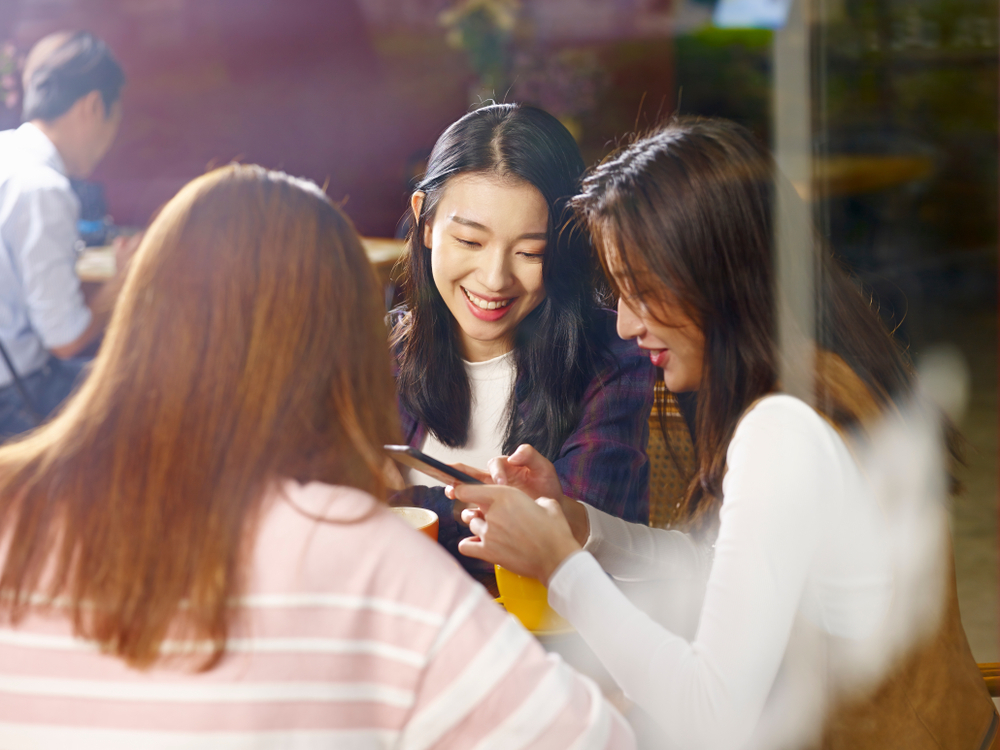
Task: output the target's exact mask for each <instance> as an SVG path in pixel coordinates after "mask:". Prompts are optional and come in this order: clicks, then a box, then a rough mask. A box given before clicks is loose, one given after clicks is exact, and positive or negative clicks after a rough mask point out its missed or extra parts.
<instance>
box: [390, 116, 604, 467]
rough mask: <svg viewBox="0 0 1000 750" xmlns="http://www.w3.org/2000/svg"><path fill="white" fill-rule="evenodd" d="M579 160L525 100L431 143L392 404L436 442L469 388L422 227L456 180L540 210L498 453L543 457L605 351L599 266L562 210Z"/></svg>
mask: <svg viewBox="0 0 1000 750" xmlns="http://www.w3.org/2000/svg"><path fill="white" fill-rule="evenodd" d="M583 171H584V164H583V158H582V157H581V156H580V150H579V148H578V147H577V145H576V142H575V141H574V140H573V136H571V135H570V133H569V131H568V130H566V128H565V127H564V126H563V125H562V123H560V122H559V120H557V119H556V118H555V117H553V116H552V115H550V114H548V113H547V112H544V111H542V110H540V109H536V108H535V107H528V106H523V105H518V104H493V105H489V106H486V107H482V108H480V109H477V110H475V111H473V112H470V113H469V114H467V115H465V116H464V117H462V118H461V119H460V120H458V121H457V122H455V123H453V124H452V125H451V126H450V127H449V128H448V129H447V130H445V132H444V133H443V134H442V135H441V137H440V138H438V141H437V143H436V144H435V146H434V150H433V151H432V152H431V155H430V159H429V162H428V165H427V173H426V175H425V176H424V178H423V179H422V180H421V181H420V182H419V183H418V185H417V190H418V191H422V192H423V193H424V194H425V197H424V201H423V207H422V209H421V211H420V215H419V216H418V217H416V218H415V221H414V222H413V226H412V228H411V230H410V233H409V236H408V240H407V242H408V250H409V252H408V253H407V257H406V261H405V267H404V271H403V286H404V289H405V306H406V309H407V313H406V314H405V316H403V317H402V319H401V320H400V322H399V323H398V324H397V326H396V328H395V330H394V332H393V338H392V345H393V347H394V349H395V351H396V353H397V357H398V368H399V370H398V376H397V384H398V390H399V398H400V402H401V404H402V406H403V408H404V409H405V410H406V411H408V412H409V413H410V414H411V415H412V416H413V417H414V418H416V420H417V421H418V422H420V423H421V424H423V425H424V426H426V427H427V429H428V430H430V431H431V432H433V433H434V435H435V436H437V438H438V440H440V441H441V442H442V443H444V444H445V445H449V446H453V447H460V446H462V445H464V444H465V443H466V441H467V439H468V435H469V417H470V411H471V389H470V386H469V380H468V376H467V374H466V371H465V367H464V365H463V363H462V356H461V347H460V343H459V337H458V333H457V331H456V330H455V327H456V325H457V323H456V321H455V320H454V318H453V316H452V315H451V313H450V312H449V310H448V307H447V306H446V305H445V302H444V300H443V299H442V298H441V295H440V293H439V292H438V289H437V287H436V285H435V284H434V279H433V277H432V275H431V260H430V255H431V251H430V249H429V248H428V247H426V246H425V245H424V242H423V237H424V227H425V225H426V224H427V222H428V221H429V220H431V219H432V218H433V216H434V211H435V208H436V207H437V204H438V201H439V200H440V197H441V195H442V192H443V191H444V190H445V188H446V187H447V184H448V180H449V179H451V178H452V177H454V176H455V175H460V174H470V173H480V174H492V175H496V176H497V177H499V178H502V179H513V180H520V181H524V182H527V183H529V184H531V185H534V186H535V187H536V188H537V189H538V191H539V192H540V193H541V194H542V196H543V197H544V198H545V202H546V204H547V205H548V207H549V222H548V235H549V236H548V245H547V247H546V250H545V254H544V256H543V261H542V262H543V266H542V279H543V283H544V285H545V299H544V300H543V301H542V303H541V304H539V305H538V307H536V308H535V309H534V310H532V311H531V313H529V314H528V316H527V317H526V318H525V319H524V320H523V321H522V322H521V324H520V325H519V326H518V328H517V331H516V332H515V335H514V363H515V367H516V371H517V378H516V385H515V388H514V393H513V394H512V396H511V399H510V402H509V404H508V410H507V432H506V436H505V438H504V446H503V449H504V452H507V453H509V452H511V451H512V450H514V449H515V448H516V447H517V446H518V445H520V444H521V443H530V444H531V445H533V446H534V447H535V448H536V449H537V450H538V451H539V452H540V453H542V454H543V455H545V456H546V457H548V458H549V459H554V458H555V457H556V456H557V455H558V454H559V450H560V448H561V446H562V444H563V442H564V441H565V440H566V438H567V437H568V436H569V434H570V433H571V432H572V430H573V429H574V427H575V426H576V424H577V422H578V421H579V417H580V408H581V401H582V399H583V395H584V391H585V390H586V388H587V385H588V383H589V382H590V380H591V378H592V377H593V375H594V372H595V369H596V367H597V366H598V362H599V361H600V360H601V358H602V356H603V351H604V341H603V338H602V336H603V335H602V333H601V331H602V330H603V329H602V328H601V327H600V326H598V325H596V315H597V309H598V294H597V292H596V291H595V285H596V284H597V283H598V282H597V279H598V277H599V271H598V269H597V263H596V260H595V258H594V253H593V250H592V247H591V244H590V241H589V238H588V237H587V236H586V234H585V233H583V232H581V231H579V229H578V227H577V225H576V223H575V220H574V218H573V214H572V212H571V211H569V210H568V202H569V200H570V198H572V196H573V195H575V193H576V192H577V190H578V188H579V186H580V179H581V177H582V175H583Z"/></svg>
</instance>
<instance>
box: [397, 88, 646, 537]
mask: <svg viewBox="0 0 1000 750" xmlns="http://www.w3.org/2000/svg"><path fill="white" fill-rule="evenodd" d="M582 174H583V160H582V158H581V156H580V152H579V149H578V148H577V146H576V143H575V141H574V140H573V137H572V136H571V135H570V134H569V132H568V131H567V130H566V129H565V128H564V127H563V126H562V125H561V124H560V123H559V121H558V120H557V119H556V118H554V117H552V116H551V115H549V114H547V113H546V112H543V111H541V110H539V109H535V108H533V107H522V106H519V105H516V104H504V105H491V106H487V107H483V108H481V109H478V110H476V111H474V112H471V113H470V114H468V115H466V116H465V117H463V118H462V119H460V120H458V121H457V122H456V123H454V124H453V125H451V127H449V128H448V129H447V130H446V131H445V132H444V134H442V136H441V137H440V138H439V139H438V142H437V144H436V145H435V147H434V151H433V152H432V154H431V157H430V161H429V164H428V169H427V174H426V175H425V176H424V178H423V180H422V181H421V182H420V184H419V186H418V189H417V191H416V192H415V193H414V194H413V197H412V209H413V216H414V228H413V231H412V232H411V234H410V237H409V253H408V254H407V266H406V271H405V275H406V278H405V280H404V285H405V288H406V290H407V299H406V304H405V306H404V307H403V308H401V309H399V310H396V311H394V312H393V336H392V344H393V351H394V353H395V356H396V364H397V387H398V390H399V403H400V417H401V419H402V423H403V429H404V433H405V436H406V438H407V442H408V443H409V444H410V445H411V446H414V447H416V448H420V449H422V450H424V451H425V452H427V453H429V454H430V455H432V456H434V457H436V458H439V459H441V460H444V461H447V462H449V463H457V462H460V463H464V464H467V465H469V466H473V467H478V468H485V466H486V462H487V461H488V460H489V459H490V458H493V457H495V456H498V455H501V454H509V453H511V452H513V451H514V449H515V448H517V446H518V445H520V444H522V443H529V444H531V445H533V446H534V447H535V448H537V449H538V451H539V452H540V453H542V454H543V455H545V456H546V457H548V458H549V459H550V460H552V461H553V462H554V463H555V466H556V470H557V472H558V473H559V477H560V481H561V482H562V486H563V490H564V491H565V492H566V494H568V495H570V496H572V497H577V498H580V499H584V498H588V499H589V500H588V502H594V503H597V504H599V505H601V506H602V508H603V509H604V510H606V511H608V512H609V513H611V514H613V515H615V516H619V517H623V518H627V519H629V520H632V521H641V522H645V521H646V519H647V517H648V486H649V468H648V463H647V459H646V455H645V447H646V440H647V438H648V426H647V425H648V422H647V417H648V415H649V410H650V406H651V403H652V384H653V376H654V369H653V367H652V365H651V363H650V362H649V359H648V357H645V356H643V355H642V353H641V352H638V351H636V350H635V349H634V348H630V347H628V346H627V345H624V346H623V344H622V342H621V341H619V340H618V339H617V337H616V336H615V335H614V327H615V317H614V313H613V312H611V311H610V310H602V309H601V307H600V304H599V295H598V290H597V288H596V286H595V279H598V278H600V274H599V271H598V269H597V265H596V260H595V258H594V256H593V252H592V249H591V246H590V242H589V238H588V237H587V235H586V233H585V232H584V231H582V229H581V228H580V227H578V226H577V225H576V224H575V223H574V222H573V221H572V220H571V219H570V214H569V212H568V211H567V208H566V206H567V201H568V199H569V198H570V197H572V196H573V195H574V194H575V192H576V191H577V189H578V187H579V184H580V178H581V176H582ZM404 478H405V479H406V482H407V484H409V485H411V486H410V487H409V489H408V490H406V491H405V493H404V494H403V495H402V496H401V497H400V498H398V500H397V502H400V503H412V504H416V505H422V506H425V507H431V508H433V509H434V510H436V511H437V512H438V515H439V516H441V541H442V542H443V543H444V544H445V546H446V547H448V548H449V549H451V550H452V551H453V552H455V551H456V550H457V542H458V539H459V538H460V537H461V536H463V535H466V534H467V533H468V531H467V530H465V529H461V528H460V527H459V524H458V514H456V513H455V511H454V509H453V507H452V502H451V501H450V500H448V499H447V498H446V497H445V496H444V492H443V489H442V488H441V487H440V486H432V485H437V484H438V483H437V482H435V481H433V480H431V479H430V478H428V477H425V476H424V475H422V474H419V473H416V472H409V473H408V474H407V475H406V476H405V477H404ZM612 488H614V490H615V491H613V492H612V491H611V489H612Z"/></svg>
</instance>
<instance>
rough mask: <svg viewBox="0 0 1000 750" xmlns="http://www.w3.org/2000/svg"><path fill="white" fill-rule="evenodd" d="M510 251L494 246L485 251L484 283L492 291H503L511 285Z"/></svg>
mask: <svg viewBox="0 0 1000 750" xmlns="http://www.w3.org/2000/svg"><path fill="white" fill-rule="evenodd" d="M509 256H510V253H508V252H506V251H505V250H504V249H503V248H492V249H490V250H488V251H487V252H485V253H483V262H484V264H485V268H483V284H484V285H485V286H486V289H487V290H489V291H491V292H501V291H503V290H504V289H506V288H507V287H508V286H510V278H511V273H510V257H509Z"/></svg>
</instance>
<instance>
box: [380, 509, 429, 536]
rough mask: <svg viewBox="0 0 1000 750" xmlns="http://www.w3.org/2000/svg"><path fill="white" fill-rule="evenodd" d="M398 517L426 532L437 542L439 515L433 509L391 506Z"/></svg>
mask: <svg viewBox="0 0 1000 750" xmlns="http://www.w3.org/2000/svg"><path fill="white" fill-rule="evenodd" d="M389 510H391V511H392V512H393V513H394V514H395V515H396V517H397V518H399V519H401V520H402V521H403V522H404V523H405V524H407V525H408V526H410V527H412V528H414V529H416V530H417V531H419V532H421V533H423V534H426V535H427V536H429V537H430V538H431V539H433V540H434V541H435V542H436V541H437V538H438V516H437V513H435V512H434V511H433V510H428V509H427V508H408V507H399V508H389Z"/></svg>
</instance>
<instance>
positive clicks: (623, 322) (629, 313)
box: [617, 297, 646, 340]
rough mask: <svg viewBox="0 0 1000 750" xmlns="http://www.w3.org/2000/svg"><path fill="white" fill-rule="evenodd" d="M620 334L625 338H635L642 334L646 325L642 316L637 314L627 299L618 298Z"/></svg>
mask: <svg viewBox="0 0 1000 750" xmlns="http://www.w3.org/2000/svg"><path fill="white" fill-rule="evenodd" d="M617 329H618V336H619V338H623V339H626V340H628V339H634V338H637V337H638V336H640V335H641V334H642V333H643V331H645V329H646V327H645V325H643V322H642V318H640V317H639V316H638V315H636V314H635V312H634V311H633V310H632V308H631V307H629V306H628V305H627V304H626V303H625V300H623V299H621V298H620V297H619V298H618V325H617Z"/></svg>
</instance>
